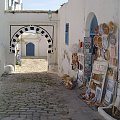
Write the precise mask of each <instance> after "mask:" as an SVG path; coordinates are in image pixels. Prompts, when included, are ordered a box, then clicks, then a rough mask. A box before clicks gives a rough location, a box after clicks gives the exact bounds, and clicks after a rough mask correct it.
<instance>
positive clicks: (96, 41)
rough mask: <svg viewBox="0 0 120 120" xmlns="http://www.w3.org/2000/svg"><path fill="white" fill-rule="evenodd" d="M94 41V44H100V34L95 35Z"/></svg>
mask: <svg viewBox="0 0 120 120" xmlns="http://www.w3.org/2000/svg"><path fill="white" fill-rule="evenodd" d="M93 42H94V45H96V46H97V44H98V36H97V35H95V36H94V38H93Z"/></svg>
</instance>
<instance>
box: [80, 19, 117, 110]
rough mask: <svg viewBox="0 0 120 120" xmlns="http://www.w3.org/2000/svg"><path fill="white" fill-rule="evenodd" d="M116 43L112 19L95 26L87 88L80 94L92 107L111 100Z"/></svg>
mask: <svg viewBox="0 0 120 120" xmlns="http://www.w3.org/2000/svg"><path fill="white" fill-rule="evenodd" d="M87 39H88V38H87ZM87 39H86V41H87ZM87 44H88V43H87ZM87 44H86V46H88V45H87ZM89 44H90V43H89ZM117 44H118V41H117V28H116V25H115V24H114V23H113V22H112V21H111V22H109V23H108V24H106V23H102V24H100V25H99V26H97V27H96V28H95V36H94V38H93V52H94V54H93V66H92V73H91V77H90V81H89V84H88V86H87V90H86V92H85V93H83V94H82V98H83V99H84V100H85V102H86V103H87V104H88V105H90V106H92V107H93V106H94V107H96V108H97V107H99V106H106V105H109V104H111V103H112V102H113V98H114V92H115V87H116V83H117V70H118V69H117V60H118V56H117ZM86 48H87V49H88V50H87V52H86V53H87V54H88V53H89V52H90V49H89V48H88V47H85V50H86ZM88 58H89V56H88ZM89 62H91V61H89ZM89 62H88V66H89ZM86 66H87V64H86ZM86 66H85V67H86ZM85 69H86V68H85ZM89 69H90V68H89ZM89 69H88V70H89ZM88 70H86V71H88ZM86 71H85V72H86Z"/></svg>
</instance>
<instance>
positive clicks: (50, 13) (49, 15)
mask: <svg viewBox="0 0 120 120" xmlns="http://www.w3.org/2000/svg"><path fill="white" fill-rule="evenodd" d="M48 18H49V20H51V19H52V11H51V10H49V11H48Z"/></svg>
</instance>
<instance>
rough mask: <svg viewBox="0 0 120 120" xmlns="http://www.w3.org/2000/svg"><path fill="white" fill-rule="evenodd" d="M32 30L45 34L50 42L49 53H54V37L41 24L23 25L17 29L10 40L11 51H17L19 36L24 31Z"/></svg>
mask: <svg viewBox="0 0 120 120" xmlns="http://www.w3.org/2000/svg"><path fill="white" fill-rule="evenodd" d="M31 30H32V31H35V32H36V33H38V34H41V35H42V36H44V38H45V39H46V40H47V43H48V54H51V53H53V39H52V37H51V36H50V34H49V33H48V32H47V31H46V30H45V29H44V28H42V27H40V26H24V27H21V28H20V29H19V30H18V31H16V32H15V34H14V35H13V36H12V38H11V40H10V52H11V53H15V52H16V49H15V47H16V44H17V41H18V38H19V36H20V35H22V34H23V33H24V32H27V31H31Z"/></svg>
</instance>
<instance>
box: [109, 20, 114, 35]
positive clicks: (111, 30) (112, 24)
mask: <svg viewBox="0 0 120 120" xmlns="http://www.w3.org/2000/svg"><path fill="white" fill-rule="evenodd" d="M108 26H109V32H110V33H115V32H116V25H115V24H114V23H113V22H112V21H110V22H109V25H108Z"/></svg>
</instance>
